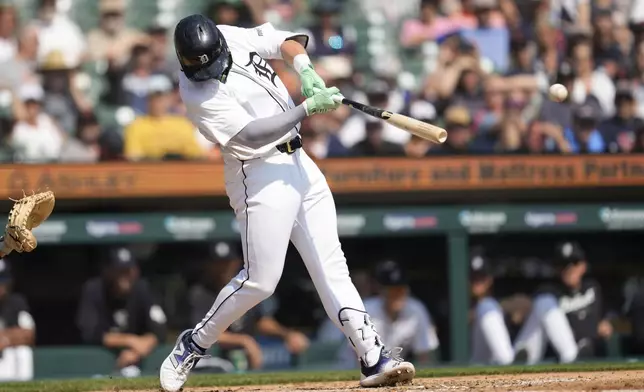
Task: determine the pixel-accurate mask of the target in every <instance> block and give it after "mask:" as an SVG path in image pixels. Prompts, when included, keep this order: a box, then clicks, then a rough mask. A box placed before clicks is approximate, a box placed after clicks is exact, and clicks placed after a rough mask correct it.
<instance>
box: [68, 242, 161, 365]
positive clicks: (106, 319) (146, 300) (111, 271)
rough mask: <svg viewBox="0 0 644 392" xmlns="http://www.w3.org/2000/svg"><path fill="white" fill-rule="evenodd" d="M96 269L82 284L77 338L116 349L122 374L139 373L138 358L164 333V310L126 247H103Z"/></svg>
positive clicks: (117, 363)
mask: <svg viewBox="0 0 644 392" xmlns="http://www.w3.org/2000/svg"><path fill="white" fill-rule="evenodd" d="M106 255H107V257H106V260H105V261H104V263H105V265H104V266H103V271H102V275H101V276H98V277H96V278H93V279H90V280H89V281H87V282H86V283H85V285H84V286H83V290H82V294H81V300H80V305H79V308H78V314H77V325H78V328H79V329H80V332H81V335H82V338H83V341H84V342H85V343H87V344H96V345H102V346H104V347H106V348H108V349H110V350H113V351H114V352H115V353H116V355H117V360H116V369H117V370H118V371H119V373H120V374H121V375H123V376H125V377H136V376H138V375H140V364H141V361H142V360H143V359H144V358H145V357H147V356H148V355H150V353H152V350H154V348H155V347H156V346H157V344H158V343H159V342H160V341H163V339H165V334H166V316H165V313H164V312H163V309H162V308H161V306H159V305H158V303H157V302H156V301H155V299H154V295H153V293H152V290H151V288H150V286H149V284H148V282H147V281H145V280H143V279H140V278H139V268H138V265H137V262H136V260H135V259H134V256H133V255H132V252H131V251H130V250H129V249H127V248H114V249H110V250H109V252H107V253H106Z"/></svg>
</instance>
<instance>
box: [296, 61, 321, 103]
mask: <svg viewBox="0 0 644 392" xmlns="http://www.w3.org/2000/svg"><path fill="white" fill-rule="evenodd" d="M300 81H301V82H302V95H304V96H305V97H307V98H311V97H312V96H313V95H314V94H315V91H314V89H325V88H326V85H325V84H324V80H322V78H321V77H320V75H318V74H317V72H315V70H314V69H313V66H312V65H310V66H309V68H305V69H303V70H302V72H300Z"/></svg>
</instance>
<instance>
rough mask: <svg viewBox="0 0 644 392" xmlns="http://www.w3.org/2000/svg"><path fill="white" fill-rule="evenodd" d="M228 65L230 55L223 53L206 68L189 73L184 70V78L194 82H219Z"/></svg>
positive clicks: (226, 52)
mask: <svg viewBox="0 0 644 392" xmlns="http://www.w3.org/2000/svg"><path fill="white" fill-rule="evenodd" d="M229 65H230V55H229V52H228V51H227V50H226V51H223V53H221V55H219V57H218V58H217V60H215V61H213V62H212V63H211V64H210V65H208V66H207V67H204V68H201V69H198V70H195V71H190V70H184V71H183V72H184V73H185V74H186V77H187V78H188V79H190V80H192V81H195V82H205V81H207V80H210V79H217V80H220V79H221V77H222V75H223V74H224V73H225V72H226V69H227V68H228V66H229Z"/></svg>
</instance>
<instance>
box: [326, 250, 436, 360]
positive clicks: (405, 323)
mask: <svg viewBox="0 0 644 392" xmlns="http://www.w3.org/2000/svg"><path fill="white" fill-rule="evenodd" d="M375 280H376V282H377V283H378V286H379V288H380V290H379V291H380V295H377V296H373V297H370V298H366V299H365V301H364V305H365V308H366V310H367V312H368V313H369V315H370V316H371V318H372V321H373V323H374V324H375V325H376V327H377V329H378V331H379V332H380V334H381V336H382V337H384V338H385V340H387V341H388V342H389V343H392V344H395V345H396V346H400V347H401V348H403V349H405V350H407V351H409V352H410V355H412V356H413V359H414V361H418V362H420V363H424V364H427V363H429V362H430V361H431V359H432V358H433V357H434V356H435V354H437V350H438V348H439V345H440V344H439V341H438V336H437V335H436V327H435V326H434V323H433V321H432V317H431V315H430V314H429V312H428V311H427V309H426V308H425V305H423V303H422V302H421V301H420V300H418V299H417V298H415V297H414V296H413V295H412V294H411V293H410V287H409V282H408V279H407V274H406V273H405V271H404V269H403V268H402V267H401V266H400V265H399V264H398V263H396V262H395V261H393V260H388V261H384V262H382V263H379V264H378V265H377V266H376V271H375ZM329 324H330V322H325V323H324V324H323V325H322V328H320V331H319V332H318V338H319V339H320V341H327V342H333V341H336V342H337V341H339V340H340V339H342V337H341V336H338V335H339V334H338V333H337V332H336V331H337V328H332V327H331V326H330V325H329ZM338 357H339V358H338V359H339V364H340V366H341V367H344V368H353V367H355V366H356V359H355V355H352V350H351V348H350V346H349V344H346V345H345V346H344V347H342V348H341V349H340V351H339V352H338Z"/></svg>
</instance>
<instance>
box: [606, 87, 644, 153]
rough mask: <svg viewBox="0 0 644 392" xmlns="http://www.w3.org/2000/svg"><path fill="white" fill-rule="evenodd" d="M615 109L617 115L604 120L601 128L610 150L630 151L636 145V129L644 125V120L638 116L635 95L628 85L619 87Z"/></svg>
mask: <svg viewBox="0 0 644 392" xmlns="http://www.w3.org/2000/svg"><path fill="white" fill-rule="evenodd" d="M615 109H616V110H615V116H613V117H612V118H610V119H608V120H605V121H604V122H602V123H601V124H600V125H599V130H600V132H601V134H602V136H603V137H604V139H605V141H606V144H607V145H608V151H609V152H625V153H629V152H631V151H633V148H634V147H635V131H636V130H637V129H640V128H642V127H644V121H642V119H641V118H638V117H636V113H635V111H636V107H635V97H634V96H633V92H632V91H631V89H630V87H629V86H628V85H626V86H620V88H618V90H617V93H616V94H615Z"/></svg>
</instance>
